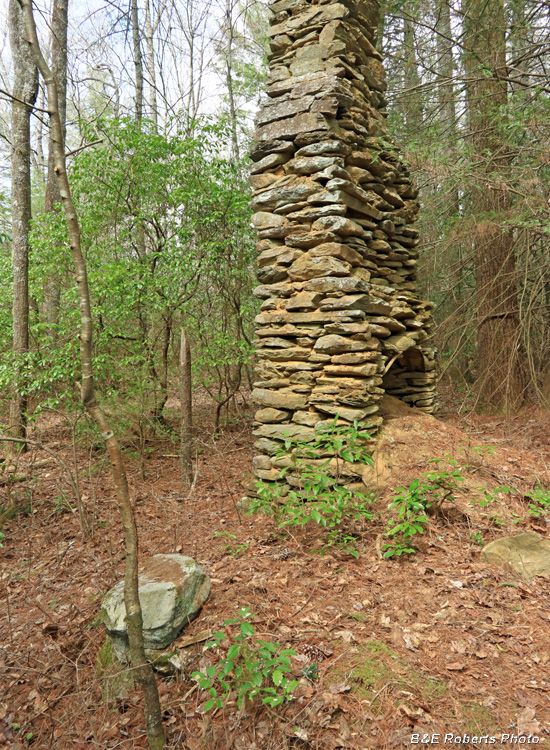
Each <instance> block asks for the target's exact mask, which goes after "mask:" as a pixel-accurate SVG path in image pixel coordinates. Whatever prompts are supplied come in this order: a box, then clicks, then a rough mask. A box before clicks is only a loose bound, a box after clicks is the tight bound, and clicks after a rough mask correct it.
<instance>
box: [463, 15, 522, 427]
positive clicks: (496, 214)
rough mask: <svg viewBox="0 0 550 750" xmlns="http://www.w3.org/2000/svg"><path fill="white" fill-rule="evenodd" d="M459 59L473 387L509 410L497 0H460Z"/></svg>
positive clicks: (514, 334) (517, 348)
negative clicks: (470, 157) (469, 229)
mask: <svg viewBox="0 0 550 750" xmlns="http://www.w3.org/2000/svg"><path fill="white" fill-rule="evenodd" d="M463 11H464V29H465V44H466V48H467V50H468V52H467V53H466V54H465V57H464V64H465V68H466V73H467V79H468V92H467V94H468V97H467V100H468V107H469V121H470V128H471V133H472V134H471V138H472V144H473V146H474V155H475V159H476V160H482V166H481V169H479V172H478V174H476V175H474V179H473V181H472V182H473V188H472V209H473V213H474V215H475V218H476V234H475V265H476V297H477V313H478V323H477V347H478V352H477V356H478V394H479V398H480V405H481V408H483V409H484V410H486V411H490V412H494V413H509V412H513V411H516V410H517V409H518V408H519V407H520V406H521V404H522V402H523V394H524V375H523V372H524V367H523V364H524V363H523V357H522V349H521V330H520V322H519V314H518V295H517V279H516V267H515V256H514V236H513V231H512V230H511V229H509V228H508V227H507V226H506V218H507V213H508V211H509V209H510V196H509V192H508V190H507V180H508V179H509V167H510V154H509V151H508V148H507V145H506V143H505V142H503V140H502V137H501V134H500V127H501V125H502V121H503V118H505V117H506V113H505V108H506V105H507V89H506V82H505V81H504V80H501V77H503V76H505V75H506V16H505V10H504V2H503V0H464V3H463Z"/></svg>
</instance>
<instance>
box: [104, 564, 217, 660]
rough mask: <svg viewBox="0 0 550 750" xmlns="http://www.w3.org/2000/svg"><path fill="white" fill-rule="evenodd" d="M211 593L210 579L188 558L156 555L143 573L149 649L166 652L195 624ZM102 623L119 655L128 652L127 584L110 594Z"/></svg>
mask: <svg viewBox="0 0 550 750" xmlns="http://www.w3.org/2000/svg"><path fill="white" fill-rule="evenodd" d="M209 593H210V578H209V577H208V576H207V575H206V573H205V572H204V571H203V570H202V568H201V567H200V566H199V565H198V564H197V563H196V562H195V561H194V560H193V559H192V558H191V557H185V556H184V555H155V556H154V557H151V558H149V559H148V560H145V561H144V562H143V563H142V564H141V565H140V570H139V599H140V602H141V607H142V613H143V640H144V645H145V648H146V649H162V648H166V646H168V645H169V644H170V643H172V641H173V640H174V639H175V638H176V637H177V636H178V635H179V633H180V631H181V630H182V629H183V628H184V627H185V625H187V624H188V623H189V622H191V620H193V619H194V618H195V617H196V616H197V614H198V612H199V610H200V608H201V607H202V605H203V604H204V602H205V601H206V599H207V598H208V595H209ZM100 619H101V620H102V622H103V623H104V625H105V627H106V628H107V632H108V633H109V635H110V636H111V639H112V641H113V647H114V650H115V653H116V655H117V656H118V657H119V658H121V657H123V656H124V654H125V653H126V652H127V651H128V627H127V622H126V607H125V605H124V581H120V582H119V583H117V584H116V586H114V587H113V588H112V589H111V590H110V591H108V592H107V594H106V595H105V598H104V599H103V604H102V606H101V612H100Z"/></svg>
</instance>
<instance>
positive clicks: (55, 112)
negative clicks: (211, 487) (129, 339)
mask: <svg viewBox="0 0 550 750" xmlns="http://www.w3.org/2000/svg"><path fill="white" fill-rule="evenodd" d="M31 2H32V0H21V4H22V6H23V11H24V17H25V27H26V32H27V33H26V36H27V39H28V40H29V45H30V50H31V54H32V57H33V59H34V62H35V64H36V66H37V67H38V69H39V70H40V73H41V74H42V76H43V78H44V82H45V84H46V87H47V90H48V110H49V113H50V127H51V128H52V139H51V142H52V144H53V148H54V155H55V171H56V174H57V178H58V180H59V192H60V196H61V202H62V205H63V211H64V213H65V219H66V221H67V228H68V231H69V244H70V248H71V254H72V257H73V262H74V265H75V271H76V283H77V288H78V300H79V308H80V319H81V330H80V360H81V365H82V386H81V395H82V404H83V406H84V407H85V409H86V411H87V412H88V414H89V415H90V416H91V417H92V419H93V420H94V421H95V423H96V425H97V426H98V428H99V431H100V433H101V436H102V438H103V440H104V441H105V446H106V448H107V451H108V453H109V458H110V460H111V471H112V476H113V480H114V484H115V488H116V498H117V503H118V507H119V510H120V514H121V517H122V524H123V527H124V536H125V543H126V561H125V576H124V602H125V605H126V620H127V624H128V640H129V644H130V663H131V666H132V670H133V672H134V674H135V676H136V678H137V680H138V682H139V683H140V685H141V688H142V690H143V694H144V699H145V719H146V726H147V737H148V740H149V747H150V748H151V750H161V749H162V748H163V747H164V743H165V738H164V728H163V726H162V711H161V708H160V701H159V695H158V688H157V683H156V680H155V675H154V673H153V670H152V668H151V665H150V664H149V663H148V662H147V659H146V658H145V653H144V648H143V619H142V614H141V605H140V601H139V594H138V536H137V528H136V521H135V516H134V509H133V507H132V503H131V501H130V495H129V490H128V480H127V478H126V473H125V469H124V463H123V460H122V454H121V451H120V446H119V444H118V441H117V439H116V437H115V435H114V433H113V431H112V430H111V428H110V426H109V424H108V422H107V419H106V416H105V413H104V411H103V409H102V408H101V407H100V406H99V404H98V403H97V401H96V398H95V392H94V381H93V368H92V314H91V307H90V292H89V288H88V278H87V269H86V261H85V260H84V256H83V254H82V247H81V242H80V225H79V221H78V215H77V213H76V209H75V206H74V203H73V200H72V197H71V190H70V185H69V179H68V176H67V166H66V161H65V139H64V136H63V125H62V122H61V119H60V116H59V106H58V99H57V84H56V81H55V77H54V76H53V74H52V71H51V70H50V68H49V66H48V64H47V62H46V60H45V59H44V56H43V55H42V52H41V50H40V45H39V42H38V37H37V35H36V26H35V22H34V17H33V12H32V5H31Z"/></svg>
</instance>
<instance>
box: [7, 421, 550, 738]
mask: <svg viewBox="0 0 550 750" xmlns="http://www.w3.org/2000/svg"><path fill="white" fill-rule="evenodd" d="M209 417H210V413H209V412H208V410H206V409H204V413H201V414H199V415H198V418H197V420H196V423H197V424H198V425H201V427H200V430H199V434H198V436H197V438H198V441H199V443H200V445H201V453H200V459H199V468H198V474H197V479H196V484H195V487H194V490H193V491H192V493H191V495H190V496H182V493H181V491H180V486H179V474H178V458H177V455H176V453H177V450H175V448H174V446H173V445H171V444H170V442H169V441H165V442H162V441H153V442H148V443H147V444H146V445H147V452H146V454H145V455H146V458H145V459H144V461H143V467H142V466H141V465H140V459H139V455H138V452H137V451H136V449H135V446H132V445H127V446H126V451H125V452H126V457H127V461H128V474H129V478H130V485H131V489H132V496H133V498H134V499H135V505H136V513H137V520H138V525H139V532H140V545H141V555H142V556H143V557H146V556H149V555H154V554H157V553H173V552H180V553H183V554H186V555H190V556H191V557H193V558H194V559H195V560H197V561H198V562H199V563H200V565H201V566H202V567H203V568H204V570H205V571H206V572H208V574H209V575H210V576H211V579H212V592H211V595H210V598H209V599H208V601H207V603H206V605H205V606H204V607H203V609H202V611H201V613H200V614H199V616H198V618H197V619H196V620H195V621H193V622H192V623H191V624H190V625H189V626H188V627H187V628H186V629H185V630H184V631H183V633H182V635H181V636H180V638H179V639H178V641H179V643H180V645H184V644H185V643H189V642H190V641H192V640H195V641H197V642H196V643H194V644H193V645H190V646H188V647H187V650H186V653H187V654H188V660H189V663H188V664H187V665H186V666H185V669H184V673H183V675H182V674H178V675H176V676H174V677H171V678H159V686H160V695H161V700H162V705H163V709H164V718H165V726H166V730H167V735H168V745H169V747H174V748H182V750H203V749H204V750H226V749H227V750H229V749H230V748H234V749H235V750H286V749H287V748H296V750H300V749H302V748H303V749H304V750H306V749H307V748H318V749H319V750H334V749H335V748H340V747H341V748H351V749H352V750H355V749H361V748H375V749H377V750H384V749H385V748H399V747H408V746H410V745H411V735H412V734H415V733H416V734H419V735H420V739H422V737H424V738H425V741H426V739H427V738H426V735H430V736H431V735H435V734H439V735H441V736H440V738H439V742H438V743H437V741H434V743H433V744H440V745H443V744H444V742H445V735H449V734H450V735H454V737H453V739H452V743H451V741H449V739H448V738H447V742H446V744H447V745H450V744H461V746H463V747H481V746H485V745H487V744H489V743H490V738H492V737H494V738H495V741H494V744H497V745H504V746H515V745H516V744H523V743H525V744H535V743H536V738H538V740H539V742H538V744H539V746H541V747H550V596H549V595H550V580H545V579H541V578H538V579H536V580H532V581H530V582H529V583H525V582H523V581H521V580H518V578H517V577H514V576H512V575H510V574H507V573H503V572H500V571H498V570H497V569H494V568H491V567H490V566H488V565H487V564H485V563H483V562H481V561H480V549H481V547H480V543H481V544H483V543H487V542H489V541H491V540H493V539H496V538H498V537H500V536H504V535H507V534H512V533H518V532H520V531H525V530H535V531H538V532H539V533H541V534H543V535H545V536H550V530H549V528H548V524H547V522H546V521H545V518H544V516H541V517H539V518H534V517H532V516H530V515H529V514H528V507H527V500H526V498H525V493H526V492H528V491H529V490H531V489H532V488H533V487H534V486H535V484H536V483H537V482H540V483H542V484H546V485H547V486H550V478H549V477H548V475H547V472H546V467H550V429H549V428H550V413H549V412H545V411H541V410H538V409H535V408H532V409H528V410H526V411H525V412H523V413H522V414H521V415H519V416H518V417H515V418H512V419H508V418H507V419H504V418H489V417H473V416H463V417H458V416H456V411H455V412H454V415H453V409H451V408H450V407H449V408H447V409H446V411H444V412H443V416H442V417H440V418H439V419H437V420H435V419H433V418H431V417H425V416H419V415H418V414H411V415H407V416H401V417H397V418H395V419H391V420H389V421H388V422H387V423H386V427H385V430H384V432H383V435H382V438H381V444H380V446H379V451H380V455H381V456H382V459H383V460H381V462H378V464H377V465H378V466H380V467H382V468H381V469H380V482H379V485H380V486H379V491H378V498H379V499H378V501H377V507H379V508H380V509H381V510H384V509H385V508H387V504H388V500H389V497H390V495H391V493H392V491H393V490H394V489H395V488H396V487H400V486H403V485H408V484H409V483H410V482H411V481H412V480H414V479H415V478H419V477H421V475H422V472H425V471H427V470H429V469H430V468H433V464H429V463H428V461H429V459H433V458H443V457H444V456H448V455H450V456H453V457H454V458H455V459H457V460H458V461H459V462H460V463H461V464H462V465H463V466H465V467H466V465H467V468H464V470H463V471H464V474H465V476H466V482H464V486H463V488H462V489H461V491H460V493H459V494H458V495H457V498H456V500H455V502H454V504H453V507H452V508H450V509H449V513H448V514H447V518H442V519H432V520H431V521H430V528H429V530H428V533H427V534H426V535H424V536H423V537H422V538H421V540H420V544H419V551H418V552H417V554H416V555H414V556H409V557H407V556H404V558H406V559H404V558H402V559H399V560H384V559H382V558H381V555H380V541H381V539H382V538H383V537H382V535H383V532H384V525H383V522H382V521H381V520H376V518H375V519H374V520H373V521H372V522H371V524H370V525H369V527H368V530H367V531H366V532H365V534H364V535H363V537H362V538H361V539H360V540H359V542H358V550H359V553H360V555H359V558H358V559H354V558H353V557H351V556H350V555H345V554H343V553H341V552H339V551H337V550H336V551H335V550H329V551H328V552H327V553H326V554H325V555H324V556H321V555H320V554H318V553H312V552H311V550H312V549H314V548H316V547H318V546H319V545H318V544H316V538H315V537H316V532H315V530H312V529H309V528H306V529H304V530H302V531H300V532H299V533H295V532H292V534H288V533H286V534H285V533H282V532H281V531H280V530H278V529H277V528H276V526H275V525H274V522H273V521H272V520H271V519H269V518H267V517H266V516H263V515H254V516H243V515H242V513H240V512H239V511H238V508H237V501H238V500H239V499H240V498H241V497H242V496H243V494H244V490H243V488H244V484H245V482H246V480H247V478H248V477H249V472H250V466H251V463H250V462H251V456H252V455H253V448H252V437H251V434H250V421H249V419H248V418H243V419H241V420H240V421H235V422H234V423H233V424H231V425H229V426H226V427H225V428H224V430H223V432H222V434H221V436H220V437H219V438H218V439H213V438H212V436H211V432H212V431H211V429H210V422H209ZM36 437H37V439H39V440H40V441H41V442H42V443H43V444H44V445H45V446H47V447H48V448H50V449H51V450H52V451H54V452H55V453H56V454H58V455H61V456H62V457H63V458H64V460H65V461H66V462H67V463H68V464H70V463H71V461H72V453H71V450H72V448H71V439H70V431H69V430H68V429H67V428H66V426H64V424H63V422H62V421H59V420H57V421H56V420H52V421H51V422H48V421H44V423H42V424H40V423H39V425H38V427H37V432H36ZM489 446H492V447H493V448H494V451H491V450H488V447H489ZM77 460H78V464H79V469H80V474H81V484H82V490H83V495H84V499H85V501H86V503H87V504H88V506H89V508H90V511H91V512H93V514H94V517H95V527H96V532H95V534H94V536H93V538H92V539H91V540H90V541H83V539H82V537H81V535H80V532H79V525H78V517H77V515H76V513H74V511H73V512H71V509H70V507H69V506H68V505H67V502H66V500H67V499H69V500H70V494H69V491H68V486H67V483H66V481H65V480H64V478H63V476H62V474H61V473H60V470H59V468H58V466H57V465H56V463H55V461H54V460H53V459H51V457H50V456H49V455H48V454H44V453H43V452H42V451H41V452H40V453H39V454H38V453H36V452H34V453H31V454H27V457H25V458H23V459H21V461H20V465H19V467H18V473H19V474H28V476H29V478H28V479H27V480H25V481H23V482H20V483H18V484H14V485H13V486H12V487H11V489H9V490H8V488H7V487H6V486H3V487H1V486H0V493H4V497H3V498H2V499H1V500H0V507H1V506H3V507H4V508H5V507H6V506H7V503H8V502H9V501H10V500H13V501H15V502H16V504H18V506H19V507H20V509H21V510H22V512H19V513H17V514H16V515H14V516H13V517H12V518H10V519H8V520H6V521H5V523H4V526H3V532H4V534H5V538H4V540H3V548H2V549H1V550H0V579H1V580H0V647H1V648H0V747H2V748H4V747H6V748H10V750H15V749H16V748H19V749H21V748H27V747H34V748H53V749H54V750H65V749H68V748H100V749H104V748H121V749H122V750H129V749H131V748H145V747H146V740H145V736H144V731H143V712H142V699H141V694H140V691H139V689H137V688H132V687H131V686H130V687H127V688H126V689H121V690H120V691H119V693H118V695H116V694H113V690H112V687H113V684H114V683H113V679H112V674H113V672H112V665H111V667H109V665H108V664H107V660H106V659H105V658H104V657H105V649H104V648H102V647H103V644H104V642H105V633H104V630H103V627H102V626H101V625H98V624H97V622H96V620H97V616H98V612H99V608H100V604H101V600H102V597H103V595H104V594H105V592H106V591H107V590H108V589H109V588H110V587H111V586H113V584H114V583H115V582H117V581H118V580H120V579H121V577H122V574H123V568H124V559H123V558H124V555H123V535H122V530H121V524H120V521H119V518H118V512H117V508H116V506H115V504H114V501H113V491H112V485H111V480H110V478H109V477H108V473H107V469H108V467H107V465H106V462H105V458H104V456H103V453H102V450H101V446H99V445H98V446H97V447H95V448H93V449H91V450H90V449H87V450H86V449H85V448H84V443H82V444H80V443H79V444H78V446H77ZM32 461H34V462H35V465H34V469H33V470H32V479H31V478H30V475H31V470H30V468H29V467H30V464H31V462H32ZM142 468H143V469H144V473H145V476H144V477H143V476H142V471H141V469H142ZM500 486H507V487H511V488H512V489H513V490H514V491H513V492H512V493H511V494H505V493H502V492H501V491H500V490H499V489H498V488H499V487H500ZM483 489H486V490H488V491H489V493H490V496H491V497H492V498H493V499H492V500H491V501H490V503H489V504H488V505H485V506H484V505H483V503H481V504H480V500H483V498H484V495H483V492H482V490H483ZM8 494H10V495H11V497H8ZM549 521H550V519H549ZM317 541H318V540H317ZM241 607H249V608H250V610H251V611H252V612H253V613H255V619H254V622H253V625H254V628H255V636H256V637H257V638H261V639H264V640H270V641H273V642H275V643H277V644H280V645H281V646H282V645H284V646H285V647H287V648H292V649H294V650H295V651H296V652H297V653H296V656H295V657H292V667H293V672H294V674H295V675H296V679H299V680H300V682H299V686H298V688H297V689H296V691H295V693H294V697H293V699H292V700H291V701H289V702H287V703H284V704H282V705H281V706H279V707H277V708H276V709H270V708H262V707H254V708H251V709H249V710H248V711H239V710H238V709H237V706H236V704H235V702H234V701H233V700H231V696H230V701H229V703H228V704H227V705H226V706H224V708H223V709H220V710H218V711H216V712H210V713H206V714H205V713H203V712H202V711H201V707H202V705H203V704H204V701H205V694H204V693H202V694H200V693H199V691H198V689H197V686H196V684H195V683H194V682H193V681H192V680H191V679H190V673H191V672H192V671H193V669H201V668H203V667H204V665H205V663H209V662H210V663H214V660H215V659H216V658H219V657H218V656H216V653H215V652H213V651H208V652H206V653H204V652H203V645H204V642H205V639H206V638H207V637H208V635H209V634H211V633H214V632H216V631H219V630H220V629H221V628H223V623H224V622H225V621H226V620H227V619H229V618H232V617H234V616H235V615H236V613H237V611H238V610H239V609H240V608H241ZM226 633H227V638H228V639H229V640H230V639H231V638H232V637H234V636H235V634H236V631H235V629H234V627H233V628H232V627H229V628H228V629H226ZM226 646H227V642H226V643H224V644H222V647H221V651H222V652H223V650H224V647H226ZM109 679H110V680H111V681H110V682H109ZM114 682H116V680H115V681H114ZM109 685H110V686H111V689H109ZM115 692H116V691H115ZM206 697H208V696H206ZM464 735H467V736H468V738H469V739H467V738H466V737H464ZM511 735H513V736H514V737H515V738H516V739H515V740H514V739H513V738H510V737H509V738H508V739H506V737H507V736H511ZM519 735H521V736H522V737H523V739H522V740H521V741H520V742H518V740H517V737H518V736H519ZM529 735H532V736H533V737H535V739H533V738H531V739H529V740H528V737H529ZM503 736H504V739H503ZM487 737H488V738H489V739H483V738H487ZM480 738H481V739H480ZM424 746H425V745H424Z"/></svg>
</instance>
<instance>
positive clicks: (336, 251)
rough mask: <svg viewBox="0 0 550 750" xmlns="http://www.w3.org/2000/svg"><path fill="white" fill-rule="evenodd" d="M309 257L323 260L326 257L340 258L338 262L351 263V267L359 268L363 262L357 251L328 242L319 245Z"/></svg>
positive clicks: (338, 243) (311, 251) (312, 250)
mask: <svg viewBox="0 0 550 750" xmlns="http://www.w3.org/2000/svg"><path fill="white" fill-rule="evenodd" d="M309 255H310V257H312V258H322V257H325V256H330V257H332V258H338V260H343V261H345V262H346V263H349V264H350V266H359V265H361V262H362V260H363V259H362V257H361V255H360V254H359V253H358V252H357V250H354V249H353V248H352V247H350V246H349V245H344V244H342V243H341V242H326V243H324V244H322V245H317V246H316V247H313V248H312V249H311V250H310V251H309Z"/></svg>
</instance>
